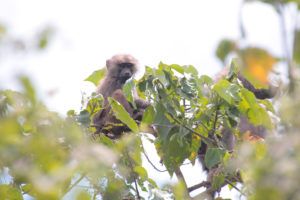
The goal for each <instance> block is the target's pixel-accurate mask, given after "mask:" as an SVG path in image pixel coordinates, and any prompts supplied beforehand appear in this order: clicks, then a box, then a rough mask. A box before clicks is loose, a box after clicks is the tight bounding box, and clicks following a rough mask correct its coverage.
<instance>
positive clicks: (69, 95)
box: [0, 0, 289, 185]
mask: <svg viewBox="0 0 300 200" xmlns="http://www.w3.org/2000/svg"><path fill="white" fill-rule="evenodd" d="M240 6H241V0H226V1H224V0H206V1H204V0H26V1H25V0H0V23H4V24H6V25H7V26H8V29H9V30H10V32H11V33H12V34H13V35H14V36H17V37H20V38H22V39H31V38H32V37H34V36H35V35H36V33H37V31H38V30H40V29H42V28H43V27H45V26H48V25H49V26H52V27H54V29H55V35H54V38H53V39H52V40H51V42H50V45H49V46H48V48H47V49H46V50H45V51H42V52H33V53H32V52H31V53H25V54H17V55H14V54H13V55H12V54H6V53H5V52H2V54H0V89H7V88H9V89H18V87H19V86H18V84H17V81H16V77H17V76H18V75H19V74H27V75H29V76H30V77H31V78H32V80H33V82H34V84H35V85H36V87H37V89H38V94H39V96H40V98H41V99H42V100H43V101H44V102H46V104H47V105H48V107H49V108H50V109H51V110H53V111H57V112H59V113H61V114H62V115H64V114H65V113H66V111H68V110H69V109H75V110H79V109H80V100H81V96H82V92H87V93H90V92H92V91H94V89H95V88H94V86H93V85H92V84H90V83H86V82H84V81H83V80H84V79H85V78H86V77H87V76H88V75H90V74H91V73H92V72H93V71H94V70H97V69H99V68H101V67H103V66H104V65H105V60H106V59H108V58H110V57H111V56H112V55H114V54H117V53H130V54H132V55H134V56H135V57H136V58H137V59H138V60H140V62H141V64H142V66H144V65H148V66H152V67H155V66H157V64H158V63H159V62H160V61H163V62H165V63H167V64H172V63H176V64H182V65H184V64H191V65H194V66H195V67H196V68H197V69H198V71H199V72H200V73H201V74H208V75H214V74H216V73H217V72H218V71H219V70H220V69H221V68H222V64H221V63H220V62H219V61H218V60H217V59H216V58H215V55H214V53H215V49H216V47H217V44H218V42H219V41H220V40H221V39H223V38H231V39H239V38H240V30H239V19H240V12H239V9H240ZM242 17H243V18H242V19H243V22H244V24H245V28H246V29H245V30H246V34H247V40H246V41H244V45H250V46H259V47H263V48H266V49H268V50H269V51H270V52H271V53H273V54H275V55H277V56H279V55H281V54H282V52H281V40H280V31H279V25H278V19H277V16H276V14H275V11H274V10H273V9H272V8H271V7H269V6H267V5H265V4H261V3H251V4H248V5H247V6H245V7H243V15H242ZM288 23H289V22H288ZM141 74H142V71H141V72H140V75H141ZM152 159H153V160H155V159H156V158H155V157H153V158H152ZM196 170H199V168H198V169H197V168H196ZM188 171H189V173H186V176H188V177H187V179H188V180H190V181H189V182H188V184H189V185H193V184H195V183H199V179H200V178H201V177H202V175H201V173H197V172H194V171H191V169H190V168H189V169H188ZM149 173H150V177H153V176H155V179H156V180H157V179H159V180H165V179H166V178H167V177H168V176H167V175H161V174H160V175H159V176H157V174H155V172H152V171H150V172H149ZM195 174H199V177H195Z"/></svg>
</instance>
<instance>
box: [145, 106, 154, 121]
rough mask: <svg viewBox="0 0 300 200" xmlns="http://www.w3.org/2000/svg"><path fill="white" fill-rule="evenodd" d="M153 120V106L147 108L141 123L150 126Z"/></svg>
mask: <svg viewBox="0 0 300 200" xmlns="http://www.w3.org/2000/svg"><path fill="white" fill-rule="evenodd" d="M154 119H155V110H154V108H153V106H151V105H150V106H148V107H147V108H146V110H145V112H144V114H143V120H142V122H143V123H145V124H152V123H153V121H154Z"/></svg>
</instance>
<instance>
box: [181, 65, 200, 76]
mask: <svg viewBox="0 0 300 200" xmlns="http://www.w3.org/2000/svg"><path fill="white" fill-rule="evenodd" d="M184 72H185V73H187V74H192V75H194V76H198V70H197V69H196V68H195V67H194V66H193V65H187V66H185V68H184Z"/></svg>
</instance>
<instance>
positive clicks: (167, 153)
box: [161, 127, 191, 175]
mask: <svg viewBox="0 0 300 200" xmlns="http://www.w3.org/2000/svg"><path fill="white" fill-rule="evenodd" d="M178 131H179V130H178V127H174V128H173V129H172V130H171V131H170V132H169V134H168V136H167V137H166V138H165V140H163V141H161V145H162V147H161V148H162V149H161V150H162V153H163V157H162V159H163V161H164V164H165V166H166V168H167V170H168V172H169V174H170V175H172V174H173V173H174V171H175V170H176V169H177V168H178V167H179V166H180V165H181V164H182V163H183V161H184V160H185V159H187V158H188V157H189V156H190V153H191V152H190V150H191V149H190V144H189V141H188V139H187V138H185V137H183V138H182V137H181V135H180V133H179V132H178Z"/></svg>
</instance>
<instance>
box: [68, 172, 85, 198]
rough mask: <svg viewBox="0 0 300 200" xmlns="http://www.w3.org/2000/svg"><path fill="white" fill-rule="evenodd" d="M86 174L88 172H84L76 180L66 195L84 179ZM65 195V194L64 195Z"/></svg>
mask: <svg viewBox="0 0 300 200" xmlns="http://www.w3.org/2000/svg"><path fill="white" fill-rule="evenodd" d="M85 176H86V173H83V174H82V175H81V176H80V177H79V178H78V179H77V181H75V182H74V183H73V184H72V185H71V186H70V187H69V188H68V189H67V190H66V192H65V194H64V195H66V194H67V193H69V192H70V191H71V190H72V189H73V188H74V187H75V186H76V185H77V184H78V183H79V182H80V181H82V179H84V177H85ZM64 195H63V196H64Z"/></svg>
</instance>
